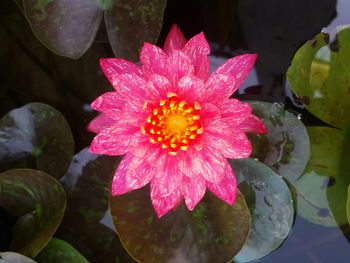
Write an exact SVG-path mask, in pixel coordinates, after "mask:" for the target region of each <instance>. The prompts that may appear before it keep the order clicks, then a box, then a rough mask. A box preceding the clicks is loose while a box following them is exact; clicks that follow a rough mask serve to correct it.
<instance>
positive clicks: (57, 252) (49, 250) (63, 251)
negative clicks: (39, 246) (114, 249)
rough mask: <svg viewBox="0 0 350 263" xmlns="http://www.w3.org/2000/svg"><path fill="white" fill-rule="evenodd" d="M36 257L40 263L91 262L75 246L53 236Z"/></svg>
mask: <svg viewBox="0 0 350 263" xmlns="http://www.w3.org/2000/svg"><path fill="white" fill-rule="evenodd" d="M35 259H36V260H37V261H38V262H39V263H47V262H50V263H72V262H74V263H89V261H87V260H86V258H84V257H83V256H82V255H81V254H80V253H79V252H78V251H77V250H76V249H75V248H74V247H72V246H71V245H70V244H68V243H67V242H65V241H63V240H60V239H57V238H51V240H50V242H49V243H48V244H47V245H46V247H45V248H44V249H43V250H42V251H41V252H40V253H39V255H38V256H37V257H36V258H35Z"/></svg>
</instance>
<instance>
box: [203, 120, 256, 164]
mask: <svg viewBox="0 0 350 263" xmlns="http://www.w3.org/2000/svg"><path fill="white" fill-rule="evenodd" d="M205 131H206V132H205V134H203V136H204V144H207V145H210V146H211V147H213V148H216V149H219V151H220V152H221V153H222V154H223V155H224V156H225V157H226V158H229V159H239V158H247V157H249V156H250V154H251V152H252V145H251V143H250V141H249V140H248V138H247V136H246V135H245V133H244V132H242V131H241V130H240V129H236V130H232V129H231V128H230V127H229V126H226V125H224V124H223V123H222V122H218V123H216V124H215V125H212V126H210V127H208V128H206V129H205Z"/></svg>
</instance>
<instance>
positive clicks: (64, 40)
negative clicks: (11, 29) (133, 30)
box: [22, 0, 103, 58]
mask: <svg viewBox="0 0 350 263" xmlns="http://www.w3.org/2000/svg"><path fill="white" fill-rule="evenodd" d="M22 3H23V7H24V15H25V16H26V18H27V20H28V22H29V23H30V25H31V27H32V30H33V32H34V34H35V35H36V37H37V38H38V39H39V40H40V41H41V42H42V43H43V44H44V45H45V46H47V47H48V48H49V49H51V50H52V51H53V52H54V53H56V54H57V55H60V56H66V57H70V58H79V57H81V56H82V55H83V54H84V53H85V51H86V50H87V49H88V48H89V47H90V46H91V44H92V42H93V40H94V38H95V35H96V33H97V30H98V29H99V27H100V23H101V19H102V17H103V10H102V9H101V8H100V5H99V2H98V1H97V0H22Z"/></svg>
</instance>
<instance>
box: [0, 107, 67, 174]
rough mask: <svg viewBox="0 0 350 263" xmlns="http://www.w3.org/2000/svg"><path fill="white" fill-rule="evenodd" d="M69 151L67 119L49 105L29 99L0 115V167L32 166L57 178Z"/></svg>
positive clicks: (64, 166)
mask: <svg viewBox="0 0 350 263" xmlns="http://www.w3.org/2000/svg"><path fill="white" fill-rule="evenodd" d="M73 152H74V141H73V135H72V133H71V130H70V128H69V125H68V123H67V121H66V120H65V119H64V117H63V116H62V114H61V113H59V112H58V111H57V110H55V109H54V108H52V107H51V106H49V105H46V104H42V103H30V104H27V105H25V106H23V107H21V108H18V109H14V110H12V111H10V112H9V113H7V114H6V115H5V116H4V117H3V118H2V119H0V171H6V170H8V169H10V168H34V169H39V170H42V171H45V172H47V173H48V174H50V175H52V176H54V177H56V178H60V177H61V176H62V175H63V174H64V172H65V171H66V170H67V168H68V166H69V163H70V160H71V159H72V156H73Z"/></svg>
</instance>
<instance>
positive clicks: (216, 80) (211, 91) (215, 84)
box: [203, 74, 236, 104]
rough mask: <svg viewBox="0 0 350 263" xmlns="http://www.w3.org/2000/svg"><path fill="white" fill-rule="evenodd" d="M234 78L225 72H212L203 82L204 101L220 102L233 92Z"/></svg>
mask: <svg viewBox="0 0 350 263" xmlns="http://www.w3.org/2000/svg"><path fill="white" fill-rule="evenodd" d="M235 83H236V81H235V78H234V77H232V76H230V75H226V74H212V75H211V76H210V77H209V79H208V81H207V82H206V84H205V95H204V99H203V100H204V101H206V102H210V103H213V104H220V103H221V102H223V101H224V100H225V99H227V98H228V97H230V96H231V95H232V94H233V90H234V87H235V86H236V84H235Z"/></svg>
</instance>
